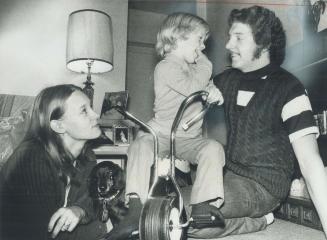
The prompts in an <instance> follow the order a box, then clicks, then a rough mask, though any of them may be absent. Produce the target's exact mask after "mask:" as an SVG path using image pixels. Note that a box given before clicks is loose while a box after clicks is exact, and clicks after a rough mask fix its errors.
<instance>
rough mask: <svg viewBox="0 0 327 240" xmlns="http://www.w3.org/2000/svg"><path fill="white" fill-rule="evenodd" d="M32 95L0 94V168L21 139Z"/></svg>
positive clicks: (28, 117) (27, 123)
mask: <svg viewBox="0 0 327 240" xmlns="http://www.w3.org/2000/svg"><path fill="white" fill-rule="evenodd" d="M33 101H34V97H30V96H19V95H8V94H0V169H1V167H2V166H3V164H4V163H5V162H6V161H7V159H8V157H9V156H10V155H11V154H12V152H13V151H14V149H15V148H16V147H17V145H18V144H19V143H20V141H21V140H22V139H23V137H24V135H25V133H26V130H27V128H28V126H29V122H30V114H31V109H32V105H33Z"/></svg>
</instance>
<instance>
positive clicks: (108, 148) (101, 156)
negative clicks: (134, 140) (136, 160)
mask: <svg viewBox="0 0 327 240" xmlns="http://www.w3.org/2000/svg"><path fill="white" fill-rule="evenodd" d="M128 147H129V145H107V144H105V145H100V146H99V147H96V148H94V149H93V151H94V153H95V155H96V158H97V162H98V163H99V162H101V161H112V162H114V163H116V164H118V165H119V166H120V167H121V168H122V169H124V170H125V169H126V163H127V159H128V154H127V150H128Z"/></svg>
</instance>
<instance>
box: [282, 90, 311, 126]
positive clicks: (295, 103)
mask: <svg viewBox="0 0 327 240" xmlns="http://www.w3.org/2000/svg"><path fill="white" fill-rule="evenodd" d="M308 110H309V111H312V108H311V103H310V100H309V98H308V96H307V95H305V94H303V95H301V96H299V97H296V98H294V99H292V100H291V101H289V102H288V103H286V104H285V105H284V107H283V110H282V119H283V122H285V121H286V120H287V119H289V118H291V117H293V116H296V115H299V114H300V113H302V112H304V111H308Z"/></svg>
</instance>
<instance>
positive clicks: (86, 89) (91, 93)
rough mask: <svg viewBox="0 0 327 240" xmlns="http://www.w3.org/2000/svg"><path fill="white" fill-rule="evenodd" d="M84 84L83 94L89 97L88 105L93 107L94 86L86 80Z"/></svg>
mask: <svg viewBox="0 0 327 240" xmlns="http://www.w3.org/2000/svg"><path fill="white" fill-rule="evenodd" d="M84 84H85V87H84V88H83V92H84V93H85V94H86V95H87V96H88V97H89V99H90V105H91V107H93V96H94V88H93V87H92V86H93V85H94V82H92V81H91V80H90V79H88V80H86V81H85V82H84Z"/></svg>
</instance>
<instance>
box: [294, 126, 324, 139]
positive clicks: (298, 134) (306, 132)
mask: <svg viewBox="0 0 327 240" xmlns="http://www.w3.org/2000/svg"><path fill="white" fill-rule="evenodd" d="M309 134H315V135H316V138H318V137H319V129H318V127H317V126H312V127H307V128H304V129H301V130H299V131H296V132H294V133H292V134H290V135H288V137H289V139H290V142H291V143H293V142H294V141H295V140H296V139H299V138H300V137H304V136H306V135H309Z"/></svg>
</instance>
